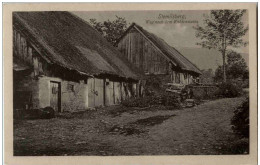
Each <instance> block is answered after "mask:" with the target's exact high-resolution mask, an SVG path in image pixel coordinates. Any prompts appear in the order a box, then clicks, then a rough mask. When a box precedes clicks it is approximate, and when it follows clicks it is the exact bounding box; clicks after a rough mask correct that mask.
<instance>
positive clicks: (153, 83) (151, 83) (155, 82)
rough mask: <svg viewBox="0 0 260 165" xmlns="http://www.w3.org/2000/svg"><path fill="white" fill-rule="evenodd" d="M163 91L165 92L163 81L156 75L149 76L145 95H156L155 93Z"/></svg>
mask: <svg viewBox="0 0 260 165" xmlns="http://www.w3.org/2000/svg"><path fill="white" fill-rule="evenodd" d="M162 91H164V90H163V89H162V81H161V79H160V78H159V77H158V76H156V75H154V74H151V75H149V76H148V78H147V79H146V83H145V86H144V92H145V95H146V96H151V95H154V94H155V93H161V92H162Z"/></svg>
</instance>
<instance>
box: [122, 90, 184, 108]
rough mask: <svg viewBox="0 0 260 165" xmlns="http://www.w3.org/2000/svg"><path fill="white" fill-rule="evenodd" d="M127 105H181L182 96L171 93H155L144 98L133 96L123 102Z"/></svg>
mask: <svg viewBox="0 0 260 165" xmlns="http://www.w3.org/2000/svg"><path fill="white" fill-rule="evenodd" d="M122 105H124V106H126V107H149V106H152V105H164V106H174V107H180V98H179V97H178V96H176V95H174V94H170V93H160V94H154V95H152V96H145V97H142V98H132V99H128V100H125V101H123V102H122Z"/></svg>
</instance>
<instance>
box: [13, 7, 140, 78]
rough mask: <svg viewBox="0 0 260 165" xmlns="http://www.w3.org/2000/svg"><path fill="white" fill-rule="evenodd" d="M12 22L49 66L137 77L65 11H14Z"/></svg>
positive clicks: (107, 45)
mask: <svg viewBox="0 0 260 165" xmlns="http://www.w3.org/2000/svg"><path fill="white" fill-rule="evenodd" d="M13 23H14V27H15V28H16V29H18V30H20V31H22V33H23V34H25V35H27V39H29V40H30V41H31V42H32V43H34V45H36V47H37V49H38V50H39V51H40V52H39V53H40V55H41V56H43V58H45V59H46V60H47V61H49V62H50V63H53V64H57V65H60V66H62V67H65V68H68V69H70V70H76V71H78V72H79V73H84V74H86V75H91V76H93V75H94V76H95V75H100V74H110V75H114V76H118V77H123V78H132V79H138V78H139V77H140V76H141V72H140V71H139V70H138V69H137V68H136V67H134V66H133V65H132V64H129V62H128V61H127V60H126V59H125V58H124V57H123V55H122V54H121V53H120V52H119V51H118V50H117V49H116V48H114V47H113V46H112V45H111V44H110V43H108V42H107V41H106V40H105V39H104V38H103V37H102V36H101V34H99V32H97V31H96V30H95V29H94V28H92V27H91V25H89V24H88V23H86V22H85V21H83V20H82V19H81V18H79V17H77V16H75V15H73V14H71V13H69V12H14V13H13Z"/></svg>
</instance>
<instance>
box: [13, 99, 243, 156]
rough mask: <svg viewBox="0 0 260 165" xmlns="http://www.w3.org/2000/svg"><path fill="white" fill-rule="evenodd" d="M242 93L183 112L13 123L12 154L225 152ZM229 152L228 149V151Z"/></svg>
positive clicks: (233, 136)
mask: <svg viewBox="0 0 260 165" xmlns="http://www.w3.org/2000/svg"><path fill="white" fill-rule="evenodd" d="M243 99H244V98H243V97H240V98H228V99H219V100H214V101H209V102H206V103H204V104H201V105H199V106H196V107H193V108H189V109H183V110H177V111H176V110H175V111H171V110H160V109H157V110H156V111H133V112H132V113H127V112H125V113H122V114H121V115H119V116H113V115H108V114H109V113H108V112H109V108H107V109H103V110H102V111H100V112H99V113H98V114H95V113H93V114H85V115H81V116H80V117H76V118H72V119H61V118H55V119H51V120H26V121H19V122H18V123H15V125H14V150H15V155H151V154H152V155H174V154H186V155H189V154H230V153H229V152H230V144H231V143H232V142H233V141H234V140H237V137H236V136H235V135H234V134H233V132H232V130H231V126H230V119H231V117H232V116H233V110H234V108H235V107H237V106H238V105H239V104H240V103H241V101H242V100H243ZM232 152H233V151H232Z"/></svg>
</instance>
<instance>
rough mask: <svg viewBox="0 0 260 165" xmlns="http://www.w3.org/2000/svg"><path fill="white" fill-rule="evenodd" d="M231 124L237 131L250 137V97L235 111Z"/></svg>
mask: <svg viewBox="0 0 260 165" xmlns="http://www.w3.org/2000/svg"><path fill="white" fill-rule="evenodd" d="M231 124H232V129H233V131H234V132H235V133H237V134H239V135H241V136H243V137H246V138H248V137H249V97H247V98H246V100H245V101H244V102H243V103H242V105H241V106H239V107H238V108H237V109H236V110H235V111H234V116H233V118H232V119H231Z"/></svg>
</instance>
